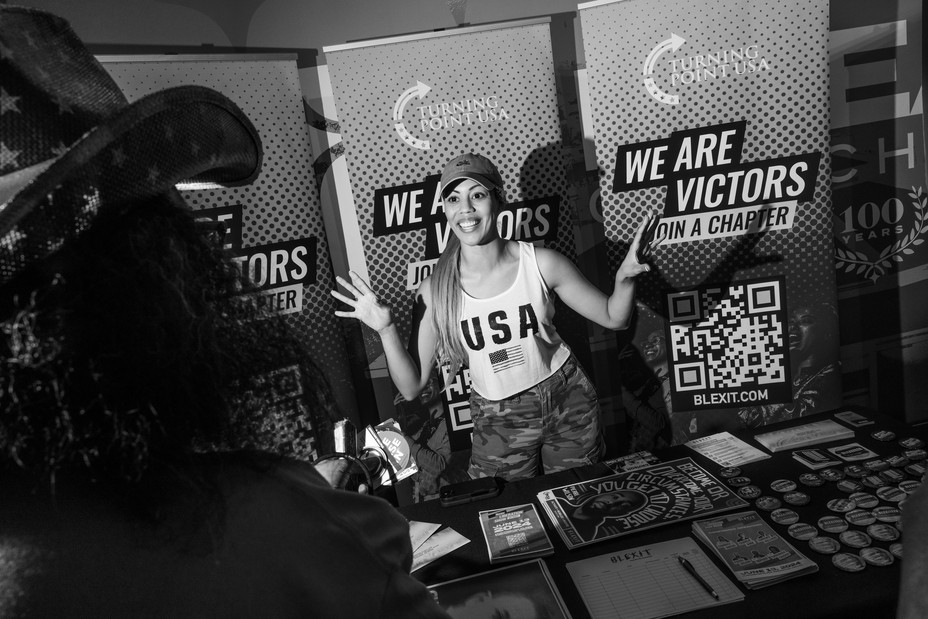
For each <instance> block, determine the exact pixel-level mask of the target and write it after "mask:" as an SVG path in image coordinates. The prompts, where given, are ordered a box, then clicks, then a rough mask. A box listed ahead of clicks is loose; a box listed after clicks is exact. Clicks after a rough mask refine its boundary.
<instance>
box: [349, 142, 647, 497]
mask: <svg viewBox="0 0 928 619" xmlns="http://www.w3.org/2000/svg"><path fill="white" fill-rule="evenodd" d="M440 182H441V185H440V191H441V198H442V204H443V206H444V213H445V217H446V218H447V220H448V225H449V226H450V227H451V230H452V232H453V233H454V234H453V235H451V236H450V237H449V241H448V245H447V247H446V248H445V250H444V251H443V252H442V255H441V257H440V258H439V260H438V263H437V264H436V266H435V270H434V271H433V273H432V274H431V276H430V277H428V278H426V279H425V280H423V282H422V285H421V286H420V288H419V291H418V294H417V302H418V304H419V308H417V311H415V312H414V315H415V318H414V325H413V329H412V332H413V333H414V334H416V335H415V336H414V337H415V338H416V341H415V343H414V346H415V348H414V352H415V353H417V354H416V355H415V357H416V358H417V359H418V360H421V363H417V361H416V358H414V355H412V354H410V352H409V351H408V350H407V348H406V346H405V345H404V342H403V341H402V340H401V338H400V336H399V334H398V331H397V328H396V325H395V324H394V323H393V317H392V314H391V312H390V308H389V307H387V306H386V305H384V304H382V303H380V301H379V300H378V298H377V296H376V295H375V294H374V292H373V291H372V290H371V288H370V287H369V286H368V284H367V283H366V282H364V281H363V280H362V279H361V278H360V277H358V276H357V274H355V273H353V272H352V273H351V274H350V277H351V281H350V282H349V281H346V280H344V279H343V278H337V281H338V283H339V284H340V285H341V286H343V287H344V288H345V290H346V291H347V292H348V294H347V295H345V294H342V293H341V292H339V291H337V290H335V291H333V292H332V294H333V295H334V296H335V297H336V298H337V299H339V300H341V301H343V302H344V303H346V304H348V305H349V306H350V310H347V311H336V312H335V314H336V315H337V316H341V317H347V318H357V319H359V320H361V321H362V322H363V323H364V324H366V325H367V326H368V327H370V328H371V329H374V330H375V331H377V333H378V334H379V335H380V338H381V340H382V342H383V347H384V352H385V355H386V359H387V367H388V369H389V371H390V376H391V377H392V379H393V382H394V383H395V384H396V387H397V388H398V390H399V392H400V393H401V394H402V395H403V397H405V398H406V399H407V400H411V399H413V398H415V397H417V396H418V394H419V393H420V392H421V391H422V389H423V388H424V387H425V386H426V383H427V381H428V377H429V375H430V373H431V372H432V371H433V369H434V368H435V366H436V364H438V365H440V366H448V367H449V368H450V369H449V371H448V372H447V373H446V376H449V377H453V376H454V375H455V374H456V373H457V372H458V370H459V369H460V367H461V366H462V365H465V364H466V365H467V366H468V367H469V369H470V378H471V396H470V409H471V418H472V420H473V424H474V425H473V445H472V450H471V459H470V464H469V467H468V474H469V475H470V476H471V477H487V476H499V477H503V478H505V479H509V480H513V479H519V478H523V477H532V476H534V475H537V474H540V473H542V472H544V473H550V472H553V471H558V470H562V469H566V468H571V467H574V466H580V465H584V464H589V463H592V462H597V461H599V459H600V458H601V457H602V455H603V452H604V448H605V447H604V442H603V437H602V428H601V420H600V412H599V403H598V400H597V397H596V392H595V389H594V387H593V385H592V383H591V382H590V380H589V378H587V376H586V374H585V373H584V371H583V368H581V367H580V365H579V363H578V362H577V360H576V358H575V357H574V356H573V354H572V352H571V350H570V348H569V347H568V346H567V344H566V343H564V341H563V340H562V339H561V337H560V336H559V335H558V333H557V330H556V329H555V328H554V324H553V322H552V321H553V317H554V295H555V294H556V295H559V296H560V298H561V299H563V300H564V302H565V303H566V304H567V305H568V306H569V307H570V308H571V309H573V310H575V311H577V312H578V313H579V314H581V315H582V316H584V317H585V318H587V319H589V320H592V321H595V322H596V323H598V324H600V325H602V326H603V327H606V328H610V329H624V328H626V327H627V326H628V324H629V321H630V319H631V317H632V312H633V310H634V296H635V277H636V276H638V275H640V274H641V273H643V272H645V271H648V270H649V268H650V267H649V266H648V265H647V264H641V263H640V262H638V260H637V258H636V255H635V254H636V250H637V248H638V245H639V243H640V241H641V236H642V231H643V229H644V226H645V225H647V223H648V222H649V221H650V220H651V218H652V215H651V214H648V215H647V216H646V217H645V218H644V221H643V223H642V227H641V228H639V230H638V232H637V234H636V235H635V240H634V241H633V242H632V245H631V248H630V249H629V251H628V255H627V256H626V257H625V259H624V261H623V262H622V264H621V265H620V266H619V268H618V271H617V272H616V274H615V285H614V287H613V290H612V292H611V294H610V295H606V294H604V293H603V292H602V291H600V290H599V289H598V288H596V287H595V286H594V285H593V284H592V283H590V282H589V280H587V279H586V277H584V276H583V274H582V273H581V272H580V271H579V270H578V269H577V267H576V266H575V265H574V264H573V263H572V262H570V261H569V260H568V259H567V258H565V257H564V256H562V255H561V254H559V253H558V252H556V251H554V250H551V249H544V248H536V247H535V246H533V245H532V244H530V243H525V242H521V241H509V240H506V239H503V238H502V237H500V235H499V230H498V228H497V217H498V215H499V213H500V210H501V209H502V208H503V206H504V204H505V194H504V189H503V179H502V176H501V175H500V173H499V171H498V170H497V168H496V166H495V165H494V164H493V163H492V162H491V161H490V160H489V159H487V158H486V157H484V156H482V155H479V154H474V153H467V154H464V155H460V156H458V157H455V158H454V159H452V160H451V161H449V162H448V163H447V164H446V165H445V167H444V169H443V171H442V174H441V181H440ZM659 242H660V239H658V240H657V241H655V244H656V243H659ZM649 251H650V246H648V247H647V249H646V252H645V253H647V252H649Z"/></svg>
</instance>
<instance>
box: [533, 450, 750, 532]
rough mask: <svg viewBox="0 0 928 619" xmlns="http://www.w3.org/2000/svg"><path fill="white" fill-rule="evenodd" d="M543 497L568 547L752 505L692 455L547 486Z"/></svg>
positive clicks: (551, 519)
mask: <svg viewBox="0 0 928 619" xmlns="http://www.w3.org/2000/svg"><path fill="white" fill-rule="evenodd" d="M538 500H539V502H540V504H541V506H542V507H543V508H544V510H545V513H546V514H547V517H548V519H549V520H550V521H551V523H552V524H553V525H554V527H555V529H557V532H558V534H560V536H561V539H563V540H564V543H565V544H566V545H567V547H568V548H576V547H578V546H583V545H585V544H592V543H594V542H598V541H602V540H606V539H611V538H613V537H618V536H620V535H626V534H628V533H634V532H635V531H642V530H645V529H650V528H653V527H659V526H661V525H664V524H669V523H671V522H678V521H680V520H687V519H691V518H697V517H700V516H708V515H711V514H715V513H718V512H722V511H728V510H732V509H742V508H744V507H747V505H748V504H747V502H746V501H745V500H744V499H742V498H740V497H739V496H737V495H736V494H734V493H733V492H732V491H731V490H730V489H729V488H728V487H727V486H726V485H725V484H722V483H721V482H719V480H717V479H716V478H715V477H713V476H712V475H710V474H709V473H708V472H706V470H705V469H703V468H702V467H701V466H699V465H698V464H696V463H695V462H693V460H692V459H691V458H680V459H679V460H673V461H671V462H665V463H662V464H656V465H652V466H649V467H647V468H644V469H639V470H635V471H627V472H624V473H616V474H614V475H608V476H606V477H600V478H598V479H593V480H590V481H583V482H577V483H573V484H569V485H566V486H561V487H559V488H552V489H550V490H544V491H542V492H539V493H538Z"/></svg>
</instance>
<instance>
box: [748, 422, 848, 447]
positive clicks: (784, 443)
mask: <svg viewBox="0 0 928 619" xmlns="http://www.w3.org/2000/svg"><path fill="white" fill-rule="evenodd" d="M853 437H854V431H853V430H851V429H850V428H848V427H847V426H842V425H841V424H840V423H838V422H836V421H834V420H832V419H825V420H824V421H816V422H813V423H807V424H805V425H802V426H795V427H793V428H786V429H785V430H774V431H773V432H766V433H764V434H758V435H757V436H755V437H754V440H756V441H757V442H758V443H760V444H761V445H763V446H764V447H766V448H767V449H769V450H770V451H772V452H777V451H783V450H785V449H795V448H797V447H805V446H807V445H817V444H819V443H828V442H830V441H839V440H844V439H848V438H853Z"/></svg>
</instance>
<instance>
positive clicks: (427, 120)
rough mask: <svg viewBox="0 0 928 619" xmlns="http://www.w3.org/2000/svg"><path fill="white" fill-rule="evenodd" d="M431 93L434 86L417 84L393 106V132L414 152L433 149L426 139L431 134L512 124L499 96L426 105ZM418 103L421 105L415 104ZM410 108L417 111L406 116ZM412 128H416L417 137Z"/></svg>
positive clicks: (419, 82) (483, 96) (420, 82)
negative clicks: (499, 122)
mask: <svg viewBox="0 0 928 619" xmlns="http://www.w3.org/2000/svg"><path fill="white" fill-rule="evenodd" d="M431 92H432V87H431V86H429V85H428V84H425V83H423V82H422V81H419V80H416V84H415V86H410V87H409V88H407V89H406V90H405V91H403V93H402V94H401V95H400V96H399V97H398V98H397V99H396V103H395V104H394V105H393V128H394V129H396V133H397V134H398V135H399V136H400V139H401V140H403V142H405V143H406V144H407V145H408V146H411V147H412V148H418V149H419V150H429V149H430V148H432V143H431V142H430V141H429V140H428V139H427V136H428V135H429V134H430V133H431V134H434V133H436V132H440V131H448V130H450V129H455V128H457V127H466V126H469V125H482V124H485V123H492V122H497V121H500V120H509V114H508V113H507V112H506V109H505V108H504V107H503V105H502V103H501V102H500V98H499V95H496V94H489V95H487V94H480V95H476V96H472V97H469V98H466V99H460V100H457V101H427V99H428V98H429V97H428V95H429V93H431ZM416 100H418V103H414V101H416ZM410 104H412V105H410ZM407 108H411V109H414V110H415V111H414V112H412V111H410V112H409V113H408V114H407ZM407 116H408V118H407ZM411 127H415V133H414V132H413V130H412V129H411Z"/></svg>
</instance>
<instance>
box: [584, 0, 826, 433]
mask: <svg viewBox="0 0 928 619" xmlns="http://www.w3.org/2000/svg"><path fill="white" fill-rule="evenodd" d="M579 13H580V17H581V25H582V31H583V41H584V52H585V56H586V61H587V72H588V81H589V88H590V100H591V103H592V106H591V107H592V109H591V110H590V112H589V118H590V120H591V122H592V128H593V133H594V135H595V143H596V144H595V146H596V161H597V166H598V167H599V173H600V177H601V183H600V189H601V196H602V210H603V218H604V227H605V236H606V239H607V245H608V253H609V260H610V263H611V264H612V267H613V269H614V268H617V265H618V264H619V262H620V261H621V260H622V259H623V257H624V255H625V251H626V249H627V248H628V245H629V243H630V241H631V239H632V238H633V236H634V234H635V231H636V230H637V228H638V226H639V225H640V223H641V222H642V220H643V218H644V217H645V213H646V212H647V211H652V212H658V213H660V215H661V216H662V220H661V223H660V226H659V229H658V236H664V237H665V239H664V241H663V243H662V244H661V246H660V247H659V248H658V249H657V250H656V252H655V255H654V256H653V267H654V268H653V270H652V272H651V273H650V274H647V275H645V276H643V277H641V278H640V281H639V284H638V299H639V312H638V317H637V322H636V325H635V330H634V333H633V335H632V337H631V339H630V343H629V344H628V345H626V346H624V348H623V349H622V350H621V352H620V366H621V369H622V380H623V382H624V383H626V385H627V386H628V387H629V389H630V390H631V391H632V392H633V395H634V396H635V397H638V398H641V399H642V402H641V406H642V407H644V408H645V409H647V410H649V411H650V414H649V415H648V416H647V421H646V422H645V421H642V420H641V419H638V420H633V422H634V421H638V422H639V424H638V427H633V428H632V429H631V436H632V447H655V446H661V445H662V444H665V443H667V442H672V443H675V444H676V443H681V442H685V441H687V440H690V439H692V438H694V437H697V436H703V435H706V434H709V433H712V432H716V431H720V430H725V429H737V428H741V427H755V426H760V425H764V424H767V423H771V422H774V421H779V420H782V419H787V418H791V417H797V416H800V415H806V414H809V413H812V412H817V411H824V410H827V409H829V408H833V407H835V406H837V405H838V404H839V403H840V395H841V394H840V373H839V370H838V338H837V312H836V294H835V273H834V260H833V234H832V219H831V202H830V197H829V196H830V185H829V165H830V160H829V79H828V2H827V1H824V0H822V1H809V0H785V1H781V2H769V1H768V0H698V1H695V2H694V1H686V2H684V1H680V0H624V1H603V2H590V3H586V4H581V5H579Z"/></svg>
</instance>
